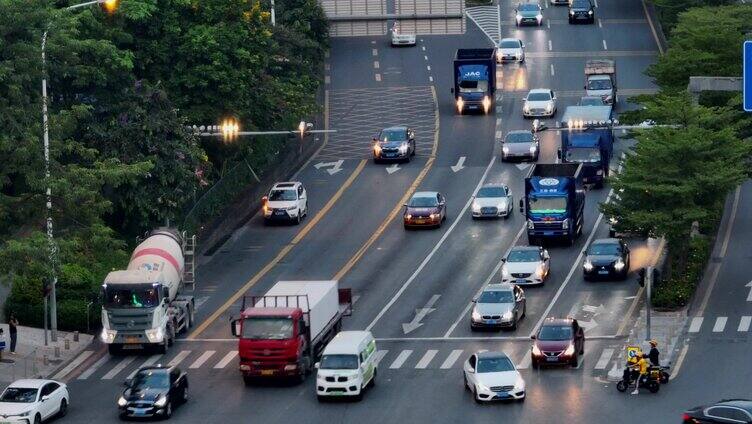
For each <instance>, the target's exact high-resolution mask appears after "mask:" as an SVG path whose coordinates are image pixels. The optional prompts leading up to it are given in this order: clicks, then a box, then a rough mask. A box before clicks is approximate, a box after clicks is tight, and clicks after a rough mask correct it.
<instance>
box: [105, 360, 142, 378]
mask: <svg viewBox="0 0 752 424" xmlns="http://www.w3.org/2000/svg"><path fill="white" fill-rule="evenodd" d="M134 359H136V357H135V356H126V357H125V358H123V360H122V361H120V362H119V363H118V364H117V365H115V367H114V368H113V369H111V370H110V371H109V372H108V373H107V374H105V375H103V376H102V380H112V379H113V378H114V377H115V376H116V375H118V374H119V373H120V371H122V370H124V369H125V367H127V366H128V365H130V363H131V362H133V360H134Z"/></svg>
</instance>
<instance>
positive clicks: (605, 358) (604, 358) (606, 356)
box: [595, 348, 614, 370]
mask: <svg viewBox="0 0 752 424" xmlns="http://www.w3.org/2000/svg"><path fill="white" fill-rule="evenodd" d="M613 354H614V349H611V348H607V349H603V352H601V357H600V358H598V362H596V363H595V369H597V370H604V369H606V367H607V366H608V362H609V361H610V360H611V356H613Z"/></svg>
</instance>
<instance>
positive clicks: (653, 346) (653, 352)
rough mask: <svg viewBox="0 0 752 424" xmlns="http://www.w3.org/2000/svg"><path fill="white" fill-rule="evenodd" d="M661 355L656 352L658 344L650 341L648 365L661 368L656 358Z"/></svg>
mask: <svg viewBox="0 0 752 424" xmlns="http://www.w3.org/2000/svg"><path fill="white" fill-rule="evenodd" d="M660 354H661V353H660V352H659V351H658V342H657V341H656V340H651V341H650V352H648V358H649V359H650V365H652V366H654V367H659V366H661V363H660V362H659V360H658V356H659V355H660Z"/></svg>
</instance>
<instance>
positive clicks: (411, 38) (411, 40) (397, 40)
mask: <svg viewBox="0 0 752 424" xmlns="http://www.w3.org/2000/svg"><path fill="white" fill-rule="evenodd" d="M391 32H392V46H393V47H395V46H414V45H415V42H416V41H415V34H408V33H404V32H400V30H399V29H398V28H397V23H396V22H395V23H394V26H393V27H392V31H391Z"/></svg>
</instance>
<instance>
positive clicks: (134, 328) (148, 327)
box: [101, 228, 195, 354]
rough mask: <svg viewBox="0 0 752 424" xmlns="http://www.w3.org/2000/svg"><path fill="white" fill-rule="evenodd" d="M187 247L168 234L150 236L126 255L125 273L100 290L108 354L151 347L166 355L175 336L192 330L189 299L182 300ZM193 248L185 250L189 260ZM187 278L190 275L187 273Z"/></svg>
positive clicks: (161, 231) (176, 235)
mask: <svg viewBox="0 0 752 424" xmlns="http://www.w3.org/2000/svg"><path fill="white" fill-rule="evenodd" d="M186 250H188V249H186V244H185V241H184V240H183V237H182V236H181V235H180V234H179V233H178V232H177V231H175V230H173V229H167V228H161V229H158V230H154V231H152V232H151V233H150V234H149V236H148V237H147V238H146V239H145V240H144V241H142V242H141V243H140V244H139V245H138V246H136V249H135V250H134V251H133V254H132V255H131V259H130V261H129V262H128V267H127V268H126V269H125V270H121V271H112V272H110V273H109V274H107V277H106V278H105V280H104V284H102V334H101V339H102V341H103V342H104V343H106V344H107V345H108V348H109V351H110V353H111V354H117V353H120V352H121V351H122V350H124V349H142V348H144V349H145V348H149V347H156V348H157V350H158V351H159V352H161V353H166V352H167V348H168V346H170V345H172V343H173V341H174V340H175V337H176V335H177V334H180V333H181V332H184V331H187V330H188V329H189V328H190V327H191V325H192V324H193V313H194V309H195V303H194V300H193V296H186V295H181V294H180V291H181V289H182V288H183V285H184V282H185V281H184V278H185V274H184V270H185V266H186ZM192 252H193V245H192V244H191V245H190V252H188V253H190V254H191V256H192ZM191 272H192V271H191Z"/></svg>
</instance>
